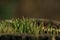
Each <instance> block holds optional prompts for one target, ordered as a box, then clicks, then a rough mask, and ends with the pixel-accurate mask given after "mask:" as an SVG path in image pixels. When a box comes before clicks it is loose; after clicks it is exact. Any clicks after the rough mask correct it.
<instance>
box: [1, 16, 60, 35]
mask: <svg viewBox="0 0 60 40" xmlns="http://www.w3.org/2000/svg"><path fill="white" fill-rule="evenodd" d="M37 21H38V20H36V19H31V18H24V17H23V18H21V19H20V18H15V19H14V18H13V19H6V20H2V21H1V22H0V33H10V34H33V35H40V34H57V35H58V33H59V32H60V28H59V29H57V28H56V27H57V26H56V27H53V25H52V24H51V23H48V24H47V25H45V24H46V23H44V21H41V20H40V21H39V22H38V23H37Z"/></svg>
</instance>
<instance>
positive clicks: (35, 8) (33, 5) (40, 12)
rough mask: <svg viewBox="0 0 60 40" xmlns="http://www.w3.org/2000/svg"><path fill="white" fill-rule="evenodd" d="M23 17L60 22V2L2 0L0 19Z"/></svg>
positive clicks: (53, 0)
mask: <svg viewBox="0 0 60 40" xmlns="http://www.w3.org/2000/svg"><path fill="white" fill-rule="evenodd" d="M21 16H25V17H33V18H46V19H53V20H59V21H60V0H0V19H9V18H10V17H11V18H12V17H21Z"/></svg>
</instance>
